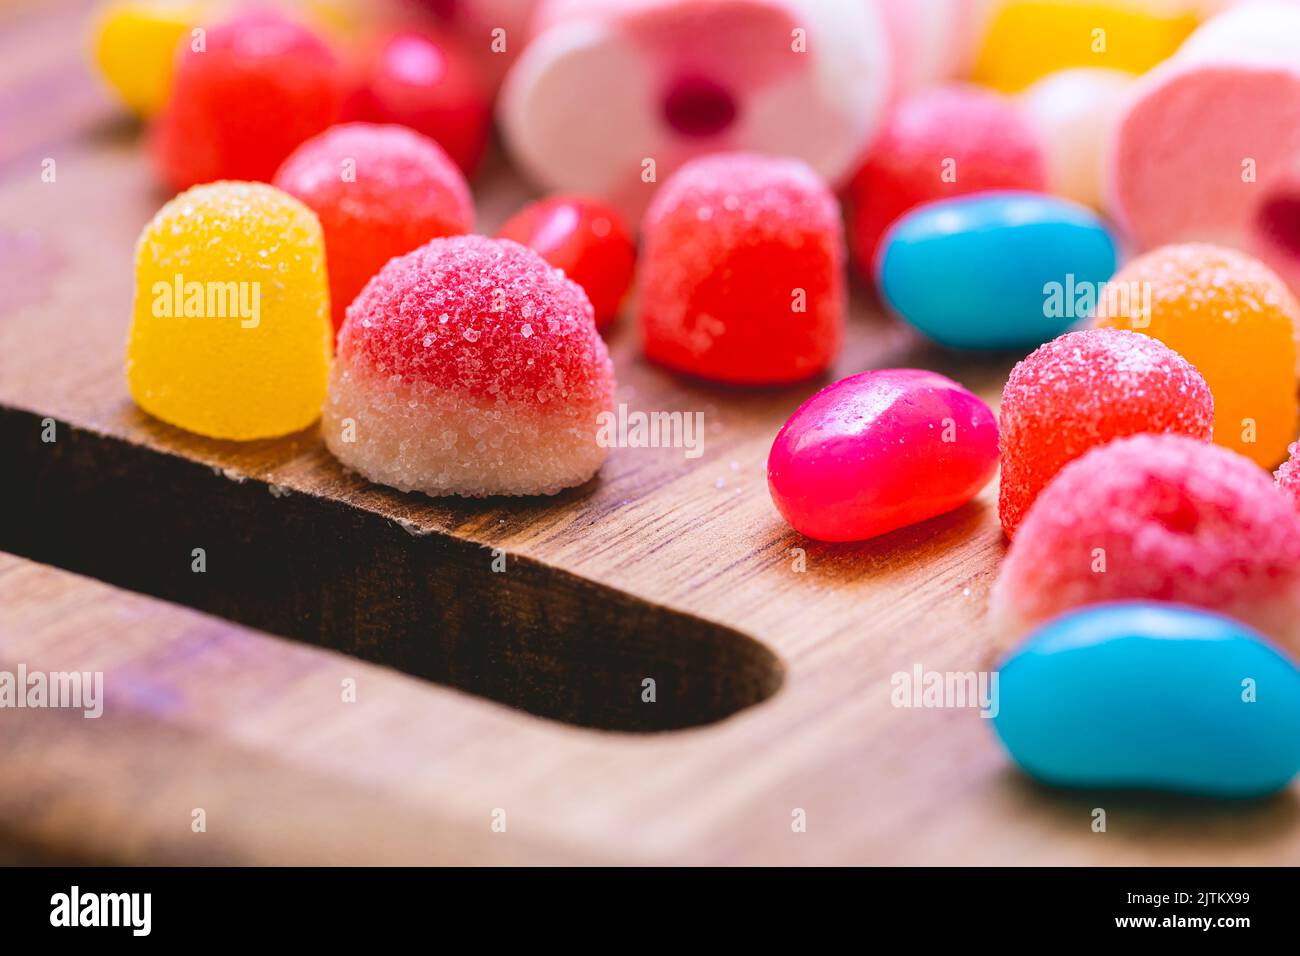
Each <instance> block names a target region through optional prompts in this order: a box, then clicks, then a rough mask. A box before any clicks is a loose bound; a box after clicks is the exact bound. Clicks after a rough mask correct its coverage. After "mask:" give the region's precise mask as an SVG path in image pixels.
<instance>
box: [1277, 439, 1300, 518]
mask: <svg viewBox="0 0 1300 956" xmlns="http://www.w3.org/2000/svg"><path fill="white" fill-rule="evenodd" d="M1288 451H1289V452H1290V453H1291V456H1290V457H1289V458H1288V459H1287V460H1286V461H1284V462H1282V466H1281V467H1280V468H1278V470H1277V471H1276V472H1275V473H1274V475H1273V477H1274V479H1275V480H1276V481H1277V486H1278V488H1279V489H1280V490H1281V491H1282V492H1283V493H1284V494H1285V495H1286V496H1287V497H1289V498H1290V499H1291V500H1292V501H1293V502H1295V506H1296V507H1297V508H1300V442H1292V443H1291V447H1290V448H1289V449H1288Z"/></svg>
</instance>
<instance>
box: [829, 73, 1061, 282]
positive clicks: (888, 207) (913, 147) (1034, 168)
mask: <svg viewBox="0 0 1300 956" xmlns="http://www.w3.org/2000/svg"><path fill="white" fill-rule="evenodd" d="M1046 187H1047V162H1046V159H1045V155H1044V151H1043V146H1042V144H1041V143H1040V141H1039V137H1038V134H1037V133H1036V132H1035V131H1034V128H1033V127H1032V126H1030V124H1029V122H1028V121H1027V120H1026V119H1025V118H1024V117H1022V116H1021V115H1020V113H1019V111H1018V110H1017V109H1016V107H1015V105H1014V104H1013V103H1012V102H1011V101H1010V100H1007V99H1005V98H1003V97H1001V96H999V95H998V94H996V93H993V92H991V91H989V90H984V89H981V88H980V87H977V86H970V85H964V84H952V85H948V86H940V87H934V88H932V89H929V90H925V91H923V92H921V93H916V94H914V95H913V96H911V97H909V98H907V99H905V100H903V101H902V102H901V103H899V104H898V105H897V106H896V107H894V109H893V111H892V112H891V113H890V114H889V115H888V116H887V117H886V118H885V124H884V127H883V128H882V129H881V131H880V134H879V135H878V136H877V138H876V140H875V142H874V143H873V145H872V148H871V152H870V153H869V155H868V157H867V161H866V163H865V164H864V165H863V167H862V169H861V170H860V171H859V172H858V174H857V176H855V177H854V179H853V182H852V183H850V185H849V188H848V194H847V198H848V206H849V238H850V244H851V246H852V249H853V256H854V260H855V262H856V263H857V265H858V268H859V269H861V270H862V274H863V275H866V276H870V275H872V266H873V263H874V262H875V257H876V249H877V246H878V245H879V243H880V239H881V237H882V236H884V234H885V232H886V230H888V228H889V226H890V225H891V224H892V223H893V222H894V220H895V219H897V218H898V217H899V216H901V215H903V213H905V212H907V211H908V210H909V209H912V208H913V207H914V206H918V205H920V204H921V203H925V202H930V201H931V200H935V199H951V198H953V197H954V196H963V195H966V194H968V193H975V192H983V191H986V190H1010V189H1014V190H1030V191H1041V190H1043V189H1046Z"/></svg>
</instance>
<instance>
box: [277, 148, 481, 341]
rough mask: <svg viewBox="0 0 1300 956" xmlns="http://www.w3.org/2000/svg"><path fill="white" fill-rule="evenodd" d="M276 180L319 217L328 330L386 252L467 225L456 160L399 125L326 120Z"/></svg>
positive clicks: (469, 211) (465, 190)
mask: <svg viewBox="0 0 1300 956" xmlns="http://www.w3.org/2000/svg"><path fill="white" fill-rule="evenodd" d="M275 185H276V186H277V187H279V188H280V189H283V190H284V191H285V192H287V193H290V194H291V195H293V196H297V197H298V198H299V199H301V200H302V201H303V202H304V203H306V204H307V206H308V207H309V208H311V210H312V211H313V212H315V213H316V215H317V216H319V217H320V221H321V228H322V229H324V230H325V249H326V252H327V261H328V263H329V277H330V300H331V302H332V303H333V313H334V327H335V329H338V327H339V326H341V325H342V324H343V315H344V312H345V311H346V309H347V307H348V306H349V305H351V304H352V300H353V299H355V298H356V297H357V293H359V292H360V291H361V289H362V287H363V286H364V285H365V284H366V283H367V282H368V281H369V280H370V277H371V276H373V275H374V274H375V273H376V272H378V271H379V268H380V266H382V265H383V264H384V263H385V262H387V261H388V260H389V259H391V258H393V256H398V255H401V254H402V253H404V252H410V251H411V250H412V249H414V248H416V247H417V246H420V245H423V244H424V243H426V242H428V241H429V240H430V239H436V238H438V237H439V236H451V235H458V234H460V233H465V232H469V231H470V230H471V229H473V228H474V204H473V200H472V199H471V198H470V193H469V185H468V184H467V183H466V182H465V177H464V176H463V175H461V172H460V170H459V169H458V168H457V167H456V164H455V163H453V162H452V161H451V159H450V158H449V157H448V156H447V154H446V153H445V152H444V151H443V150H442V147H440V146H439V145H438V144H437V143H435V142H434V141H433V140H431V139H429V138H428V137H426V136H421V135H420V134H419V133H416V132H414V131H413V130H409V129H407V128H405V127H403V126H376V125H371V124H369V123H347V124H344V125H341V126H332V127H330V128H329V129H327V130H326V131H325V132H323V133H321V134H319V135H317V136H313V137H312V138H311V139H309V140H307V142H305V143H303V144H302V145H301V146H299V147H298V148H297V149H296V150H294V152H293V153H292V155H290V156H289V158H288V159H286V160H285V161H284V165H282V166H281V167H280V170H279V172H277V173H276V174H275Z"/></svg>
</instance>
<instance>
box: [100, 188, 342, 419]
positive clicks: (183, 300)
mask: <svg viewBox="0 0 1300 956" xmlns="http://www.w3.org/2000/svg"><path fill="white" fill-rule="evenodd" d="M330 339H331V330H330V321H329V288H328V285H327V282H326V276H325V245H324V241H323V239H322V236H321V228H320V223H319V222H318V221H317V220H316V216H315V215H314V214H313V213H312V211H311V210H310V209H308V208H307V207H306V206H304V205H303V204H302V203H300V202H298V200H296V199H294V198H293V197H292V196H290V195H288V194H286V193H283V192H281V191H280V190H278V189H274V188H272V187H271V186H267V185H264V184H262V183H236V182H219V183H210V184H208V185H205V186H196V187H195V188H193V189H191V190H189V191H188V192H184V193H181V194H180V195H179V196H177V197H176V198H174V199H172V200H171V201H170V202H168V203H167V205H165V206H163V208H162V209H161V210H159V211H158V214H157V215H156V216H154V218H153V220H152V221H151V222H150V223H149V224H148V225H147V226H145V229H144V232H143V233H142V234H141V235H140V240H139V242H138V244H137V245H136V253H135V306H134V312H133V317H132V321H131V333H130V340H129V343H128V346H127V357H126V375H127V384H128V385H129V386H130V389H131V396H132V398H134V399H135V401H136V403H137V404H138V405H139V406H140V407H141V408H143V409H144V410H145V411H146V412H149V414H151V415H154V416H156V417H157V418H161V419H162V420H163V421H165V422H168V423H169V424H172V425H178V426H180V427H181V428H185V429H188V430H189V431H192V432H197V433H198V434H200V435H206V436H208V437H209V438H233V439H253V438H272V437H275V436H278V435H286V434H288V433H290V432H294V431H297V430H299V429H301V428H306V427H307V426H308V425H310V424H311V423H312V422H314V421H315V420H316V419H317V417H318V416H319V415H320V406H321V402H322V401H323V400H324V398H325V381H326V376H327V375H328V373H329V360H330Z"/></svg>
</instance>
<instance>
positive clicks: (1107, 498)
mask: <svg viewBox="0 0 1300 956" xmlns="http://www.w3.org/2000/svg"><path fill="white" fill-rule="evenodd" d="M1126 598H1140V599H1150V600H1158V601H1176V602H1180V603H1183V604H1192V605H1196V606H1198V607H1204V608H1208V609H1210V610H1214V611H1220V612H1222V613H1224V614H1228V615H1230V616H1232V617H1236V618H1240V619H1241V620H1243V621H1245V622H1247V623H1248V624H1251V625H1252V626H1254V627H1256V628H1258V629H1259V630H1261V631H1262V632H1263V633H1265V634H1268V635H1271V636H1272V637H1273V638H1274V639H1276V640H1278V641H1280V642H1281V643H1283V644H1285V645H1287V646H1288V647H1289V648H1290V649H1291V651H1292V653H1296V652H1300V514H1298V513H1297V512H1296V510H1295V508H1294V507H1292V504H1291V502H1290V501H1288V500H1287V498H1286V496H1285V495H1282V494H1280V493H1279V492H1278V490H1277V488H1276V487H1275V486H1274V484H1273V481H1272V480H1271V479H1270V477H1269V474H1268V472H1266V471H1264V470H1263V469H1261V468H1260V467H1259V466H1258V465H1256V464H1255V463H1254V462H1252V461H1250V459H1248V458H1245V457H1244V456H1242V455H1239V454H1237V453H1236V452H1234V451H1230V450H1228V449H1226V448H1223V447H1221V446H1219V445H1214V444H1210V443H1208V442H1204V441H1200V440H1198V439H1195V438H1188V437H1187V436H1185V435H1134V436H1132V437H1129V438H1119V439H1116V440H1115V441H1113V442H1110V443H1108V444H1105V445H1102V446H1101V447H1099V448H1095V449H1093V450H1092V451H1090V452H1088V453H1087V454H1085V455H1084V456H1083V457H1082V458H1078V459H1076V460H1075V461H1072V462H1070V463H1069V464H1068V465H1066V466H1065V467H1064V468H1062V469H1061V472H1060V474H1058V475H1057V476H1056V478H1055V479H1053V480H1052V482H1051V483H1050V484H1049V485H1048V486H1047V487H1046V488H1045V489H1044V490H1043V492H1042V494H1040V495H1039V496H1038V500H1037V501H1036V502H1034V506H1033V507H1032V508H1030V509H1029V514H1028V515H1027V516H1026V517H1025V520H1024V521H1023V522H1022V523H1021V525H1020V528H1019V530H1018V531H1017V532H1016V536H1015V539H1014V540H1013V541H1012V542H1011V548H1010V551H1009V552H1008V553H1007V557H1006V559H1005V560H1004V561H1003V563H1002V568H1001V570H1000V571H999V573H998V579H997V582H996V583H995V585H994V587H993V594H992V613H993V616H994V620H995V621H996V623H997V624H998V626H999V629H1000V632H1001V635H1002V638H1003V640H1004V641H1008V642H1009V641H1012V640H1014V639H1016V638H1017V637H1018V636H1020V635H1022V634H1023V633H1024V632H1025V630H1027V629H1028V628H1030V627H1032V626H1034V625H1035V624H1037V623H1039V622H1041V621H1045V620H1047V619H1048V618H1051V617H1054V616H1056V615H1057V614H1060V613H1062V612H1064V611H1067V610H1069V609H1071V608H1075V607H1079V606H1081V605H1084V604H1095V603H1098V602H1101V601H1116V600H1123V599H1126Z"/></svg>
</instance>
